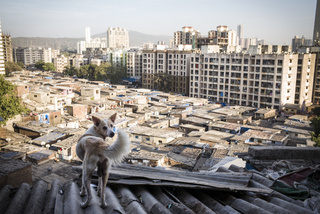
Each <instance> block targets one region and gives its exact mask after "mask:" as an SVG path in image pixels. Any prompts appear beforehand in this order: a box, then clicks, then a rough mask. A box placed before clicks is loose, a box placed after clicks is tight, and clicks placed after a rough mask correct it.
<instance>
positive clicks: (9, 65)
mask: <svg viewBox="0 0 320 214" xmlns="http://www.w3.org/2000/svg"><path fill="white" fill-rule="evenodd" d="M4 66H5V71H6V76H9V75H10V74H11V73H12V72H13V71H22V68H21V67H20V66H19V64H18V63H14V62H6V63H5V64H4Z"/></svg>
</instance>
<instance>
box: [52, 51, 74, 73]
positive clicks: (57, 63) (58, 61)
mask: <svg viewBox="0 0 320 214" xmlns="http://www.w3.org/2000/svg"><path fill="white" fill-rule="evenodd" d="M52 61H53V64H54V67H55V68H56V71H57V72H59V73H62V72H63V70H64V67H66V66H68V65H70V62H69V57H65V56H64V55H59V56H57V57H55V58H53V60H52Z"/></svg>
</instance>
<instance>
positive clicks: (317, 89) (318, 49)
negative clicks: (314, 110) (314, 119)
mask: <svg viewBox="0 0 320 214" xmlns="http://www.w3.org/2000/svg"><path fill="white" fill-rule="evenodd" d="M311 53H313V54H316V60H315V61H316V62H315V70H314V85H313V96H312V99H313V103H314V104H317V105H319V104H320V46H313V47H311Z"/></svg>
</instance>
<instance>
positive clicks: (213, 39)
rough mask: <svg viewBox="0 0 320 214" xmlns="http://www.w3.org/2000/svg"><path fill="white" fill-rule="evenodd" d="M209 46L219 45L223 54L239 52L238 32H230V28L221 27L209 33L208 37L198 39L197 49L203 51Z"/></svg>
mask: <svg viewBox="0 0 320 214" xmlns="http://www.w3.org/2000/svg"><path fill="white" fill-rule="evenodd" d="M207 45H218V46H219V49H220V50H221V51H223V52H237V48H236V46H237V45H238V42H237V35H236V32H235V31H234V30H229V28H228V26H222V25H219V26H218V27H217V29H216V30H211V31H209V32H208V36H207V37H199V38H198V39H197V48H199V49H201V47H203V46H207Z"/></svg>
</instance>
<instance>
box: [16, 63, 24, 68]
mask: <svg viewBox="0 0 320 214" xmlns="http://www.w3.org/2000/svg"><path fill="white" fill-rule="evenodd" d="M17 63H18V65H19V66H20V67H21V68H25V67H26V66H25V65H24V64H23V63H22V62H17Z"/></svg>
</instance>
